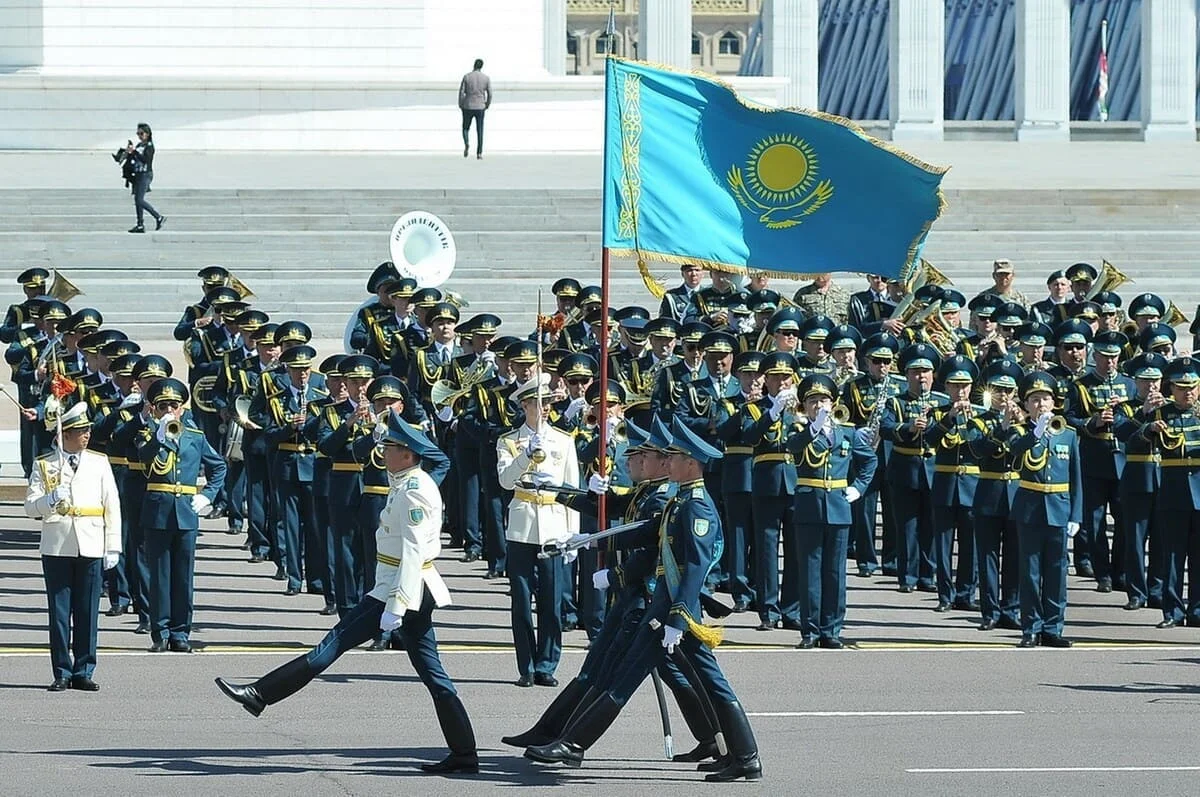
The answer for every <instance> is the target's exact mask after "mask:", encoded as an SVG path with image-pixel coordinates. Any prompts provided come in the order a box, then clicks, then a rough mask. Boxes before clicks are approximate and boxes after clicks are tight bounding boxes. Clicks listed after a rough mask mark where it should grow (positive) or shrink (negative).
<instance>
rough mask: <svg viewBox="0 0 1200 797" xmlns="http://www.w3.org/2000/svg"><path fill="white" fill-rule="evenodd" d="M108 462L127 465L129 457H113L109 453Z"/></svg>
mask: <svg viewBox="0 0 1200 797" xmlns="http://www.w3.org/2000/svg"><path fill="white" fill-rule="evenodd" d="M108 464H109V465H125V466H126V467H128V465H129V459H128V458H127V457H114V456H113V455H112V454H109V455H108Z"/></svg>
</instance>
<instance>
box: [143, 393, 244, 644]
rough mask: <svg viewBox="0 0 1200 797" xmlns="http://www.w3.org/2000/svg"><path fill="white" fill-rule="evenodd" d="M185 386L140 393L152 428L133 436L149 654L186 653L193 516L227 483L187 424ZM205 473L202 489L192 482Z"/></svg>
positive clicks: (219, 462) (195, 529)
mask: <svg viewBox="0 0 1200 797" xmlns="http://www.w3.org/2000/svg"><path fill="white" fill-rule="evenodd" d="M187 400H188V390H187V386H186V385H184V384H183V382H181V381H179V380H178V379H173V378H167V379H160V380H158V381H157V382H155V383H154V384H153V385H152V386H151V387H150V389H149V391H147V393H146V405H147V406H148V407H149V408H150V417H151V419H152V425H151V426H147V427H144V428H143V429H142V430H141V431H140V432H139V438H140V439H139V440H138V443H137V447H138V459H140V460H141V462H142V464H143V465H144V466H145V467H146V496H145V498H144V499H143V502H142V516H141V523H142V526H143V527H144V531H145V540H146V542H145V544H146V562H147V565H148V567H149V569H150V635H151V641H152V643H153V644H152V645H151V647H150V652H151V653H161V652H162V651H164V650H167V648H168V646H169V647H170V649H171V650H172V651H175V652H177V653H190V652H191V650H192V645H191V642H189V641H188V636H189V635H190V634H191V632H192V581H193V578H194V573H195V567H196V535H197V534H198V533H199V529H200V518H199V513H201V512H204V511H205V510H206V509H208V507H210V506H211V505H212V502H213V499H214V498H216V496H217V495H218V494H219V493H220V491H221V485H222V484H224V482H225V460H223V459H221V457H220V456H218V455H217V452H216V451H214V450H213V449H212V446H210V445H209V444H208V441H207V440H205V439H204V434H203V433H202V432H201V431H200V430H199V429H197V428H196V427H195V426H193V425H191V424H190V423H188V422H187V420H188V419H187V418H185V416H184V415H183V412H182V408H183V405H184V404H186V403H187ZM201 472H203V474H204V479H205V484H204V489H203V490H200V489H199V487H198V486H197V485H198V482H199V478H200V474H201Z"/></svg>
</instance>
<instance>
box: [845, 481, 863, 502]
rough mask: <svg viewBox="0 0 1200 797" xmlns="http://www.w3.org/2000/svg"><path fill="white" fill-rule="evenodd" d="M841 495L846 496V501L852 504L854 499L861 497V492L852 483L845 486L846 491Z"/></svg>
mask: <svg viewBox="0 0 1200 797" xmlns="http://www.w3.org/2000/svg"><path fill="white" fill-rule="evenodd" d="M842 495H844V496H846V503H848V504H853V503H854V502H855V501H857V500H858V499H860V498H862V493H860V492H859V491H858V488H857V487H855V486H854V485H850V486H849V487H847V488H846V491H845V492H844V493H842Z"/></svg>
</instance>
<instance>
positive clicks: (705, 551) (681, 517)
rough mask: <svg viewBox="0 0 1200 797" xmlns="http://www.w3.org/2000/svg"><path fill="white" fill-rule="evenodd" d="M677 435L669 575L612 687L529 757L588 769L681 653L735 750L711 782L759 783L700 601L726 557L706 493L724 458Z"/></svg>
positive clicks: (750, 736) (687, 435)
mask: <svg viewBox="0 0 1200 797" xmlns="http://www.w3.org/2000/svg"><path fill="white" fill-rule="evenodd" d="M671 436H672V441H671V443H670V454H671V456H670V464H669V468H670V478H671V481H673V482H674V483H675V484H676V494H675V496H674V497H673V498H672V499H671V500H670V501H669V502H668V504H667V506H666V508H665V510H664V514H663V519H662V520H661V521H657V522H658V523H659V525H660V526H661V527H662V532H661V534H662V535H663V537H662V542H661V545H660V552H659V553H660V557H659V562H658V565H659V567H661V568H662V571H663V574H662V576H661V577H660V578H658V579H657V580H656V583H655V588H654V596H653V598H652V599H651V601H650V605H649V606H648V607H647V609H646V612H645V615H644V616H643V618H642V620H641V622H640V623H639V625H638V627H637V630H636V631H635V632H634V636H633V639H632V640H631V641H630V643H629V644H628V645H627V646H626V648H625V651H624V660H623V662H622V664H621V666H620V668H619V671H618V672H617V674H616V675H615V676H614V678H613V680H612V682H611V684H610V685H609V686H608V687H607V688H606V689H605V691H604V692H603V693H601V694H600V695H598V696H596V697H595V699H593V700H592V701H591V702H590V703H589V704H588V705H587V707H586V708H583V709H581V710H579V711H577V712H576V713H575V715H574V716H573V717H572V718H571V720H570V721H569V722H568V724H567V727H566V728H565V729H564V730H563V731H562V733H561V734H560V736H559V738H558V739H557V740H555V741H553V742H551V743H549V744H546V745H540V746H533V747H529V748H527V749H526V750H525V757H526V758H530V759H532V760H534V761H539V762H542V763H551V764H553V763H565V764H567V765H569V766H576V767H577V766H579V765H580V764H582V762H583V756H584V752H585V751H586V750H587V749H588V748H590V747H591V746H592V745H593V744H595V743H596V742H597V741H598V740H599V739H600V737H601V736H602V735H603V734H604V732H605V731H606V730H608V728H609V726H611V725H612V723H613V721H614V720H616V718H617V716H618V715H619V714H620V713H621V709H622V708H623V707H624V706H625V704H626V703H627V702H628V701H629V698H630V697H632V695H633V693H634V692H635V691H636V690H637V688H638V686H640V685H641V683H642V682H643V681H644V680H645V679H646V676H648V675H649V674H650V671H651V670H653V669H655V668H657V667H658V666H659V665H660V663H661V662H663V661H664V660H665V659H667V658H668V657H669V656H674V655H678V654H677V653H676V651H677V650H678V651H679V652H680V653H681V654H682V655H683V656H685V657H686V658H687V659H688V660H689V661H690V663H691V664H692V667H693V669H694V670H695V672H696V674H697V676H698V677H699V679H700V681H701V683H699V684H697V685H696V686H697V688H702V689H704V690H705V691H706V692H707V693H708V697H709V699H710V700H711V701H712V703H713V704H714V708H715V710H716V713H717V717H718V721H719V723H720V727H721V729H722V730H723V731H724V733H725V739H726V741H727V743H728V746H729V757H728V759H726V761H725V766H724V768H722V769H721V770H720V771H717V772H712V773H711V774H709V775H707V776H706V777H705V780H708V781H713V782H722V783H723V782H729V781H733V780H738V779H740V778H745V779H746V780H759V779H761V778H762V765H761V763H760V762H759V758H758V745H757V743H756V742H755V739H754V732H753V731H752V730H751V728H750V721H749V719H748V718H747V717H746V712H745V709H744V708H743V707H742V705H741V703H740V702H739V701H738V699H737V695H736V694H734V692H733V689H732V687H730V685H729V682H728V681H727V680H726V678H725V675H724V673H722V672H721V668H720V666H719V665H718V664H717V660H716V658H715V657H714V655H713V652H712V648H713V647H715V646H716V645H717V644H718V643H719V641H720V636H719V633H717V632H715V630H714V629H712V628H709V627H706V626H704V625H702V624H701V622H700V620H701V617H702V615H701V609H700V594H701V591H702V589H703V586H704V579H705V577H706V575H707V573H708V571H709V570H710V569H711V567H712V565H713V563H714V561H715V559H716V558H717V556H719V555H720V540H721V520H720V516H719V515H718V514H717V509H716V506H714V505H713V503H712V499H711V498H709V496H708V493H707V492H706V491H705V489H704V479H703V474H704V466H705V464H707V462H708V461H709V460H710V459H713V458H716V457H720V456H721V452H720V451H719V450H717V449H716V448H713V447H712V446H710V445H709V444H708V443H706V442H704V440H702V439H701V438H700V437H698V436H696V435H695V434H694V433H693V432H692V431H691V430H690V429H688V428H687V427H686V426H684V425H683V424H681V423H679V422H678V421H675V422H674V423H673V424H672V427H671ZM651 522H652V523H653V522H656V521H651Z"/></svg>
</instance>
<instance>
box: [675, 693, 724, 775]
mask: <svg viewBox="0 0 1200 797" xmlns="http://www.w3.org/2000/svg"><path fill="white" fill-rule="evenodd" d="M671 692H672V693H673V694H674V695H675V702H676V703H678V704H679V711H680V713H682V714H683V721H684V722H686V723H687V726H688V730H690V731H691V732H692V736H694V737H696V739H697V740H699V744H697V745H696V746H695V747H694V748H693V749H692V750H690V751H689V752H686V753H680V754H678V755H676V756H674V757H672V758H671V760H672V761H684V762H688V763H697V762H700V761H704V760H706V759H709V758H716V757H717V756H719V755H720V752H719V751H718V750H717V743H716V739H715V737H716V735H717V729H716V728H714V727H712V723H710V722H709V721H708V717H706V716H705V715H704V709H703V708H701V704H700V696H699V695H697V694H696V690H695V688H693V687H688V688H686V689H674V688H673V689H672V690H671Z"/></svg>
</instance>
